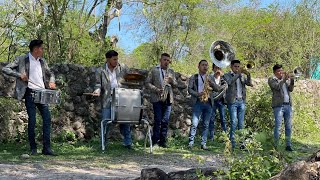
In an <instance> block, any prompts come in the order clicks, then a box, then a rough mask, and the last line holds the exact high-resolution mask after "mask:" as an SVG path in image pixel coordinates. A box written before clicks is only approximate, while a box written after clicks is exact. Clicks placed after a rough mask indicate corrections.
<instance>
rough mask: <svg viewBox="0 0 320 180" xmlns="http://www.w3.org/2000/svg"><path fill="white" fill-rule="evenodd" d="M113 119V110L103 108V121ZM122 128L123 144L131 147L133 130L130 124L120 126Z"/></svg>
mask: <svg viewBox="0 0 320 180" xmlns="http://www.w3.org/2000/svg"><path fill="white" fill-rule="evenodd" d="M110 118H111V108H103V109H102V119H110ZM119 126H120V133H121V134H122V136H123V138H124V139H123V144H124V145H125V146H129V145H131V144H132V139H131V130H130V124H119ZM109 127H110V126H107V128H106V134H107V135H108V133H109ZM106 143H108V138H106Z"/></svg>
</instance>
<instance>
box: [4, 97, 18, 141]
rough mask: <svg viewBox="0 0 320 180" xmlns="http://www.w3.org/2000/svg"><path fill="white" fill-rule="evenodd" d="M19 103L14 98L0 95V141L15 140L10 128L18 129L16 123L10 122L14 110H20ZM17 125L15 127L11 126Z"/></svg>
mask: <svg viewBox="0 0 320 180" xmlns="http://www.w3.org/2000/svg"><path fill="white" fill-rule="evenodd" d="M18 107H19V106H18V104H17V102H16V101H15V100H14V99H11V98H4V97H0V131H1V133H0V142H1V141H4V142H8V141H11V140H13V137H12V136H11V135H12V133H13V132H10V129H17V127H16V124H14V123H12V122H10V120H11V117H12V114H13V112H18V111H19V110H20V109H19V108H18ZM11 126H15V127H11Z"/></svg>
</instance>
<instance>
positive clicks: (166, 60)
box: [146, 53, 177, 148]
mask: <svg viewBox="0 0 320 180" xmlns="http://www.w3.org/2000/svg"><path fill="white" fill-rule="evenodd" d="M169 64H170V55H169V54H167V53H163V54H161V58H160V64H159V65H157V66H156V67H154V68H152V69H151V70H150V72H149V75H148V78H147V79H146V86H147V87H148V88H149V89H150V91H151V92H150V96H151V99H150V101H151V103H152V104H153V113H154V124H153V135H152V143H153V144H154V145H155V144H158V145H159V146H161V147H163V148H166V147H167V143H166V142H167V132H168V124H169V119H170V113H171V104H172V103H173V100H174V99H173V92H172V87H173V86H176V85H177V82H176V79H175V73H174V71H173V70H172V69H171V68H169Z"/></svg>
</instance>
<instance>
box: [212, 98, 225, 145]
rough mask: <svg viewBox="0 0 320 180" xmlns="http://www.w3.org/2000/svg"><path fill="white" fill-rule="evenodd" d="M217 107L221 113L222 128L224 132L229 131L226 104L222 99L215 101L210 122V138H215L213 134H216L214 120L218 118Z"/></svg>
mask: <svg viewBox="0 0 320 180" xmlns="http://www.w3.org/2000/svg"><path fill="white" fill-rule="evenodd" d="M217 109H218V110H219V114H220V123H221V128H222V130H223V131H224V132H226V131H227V126H226V112H225V106H224V104H223V102H222V100H218V101H214V103H213V107H212V112H211V118H210V123H209V139H213V136H214V122H215V119H216V111H217Z"/></svg>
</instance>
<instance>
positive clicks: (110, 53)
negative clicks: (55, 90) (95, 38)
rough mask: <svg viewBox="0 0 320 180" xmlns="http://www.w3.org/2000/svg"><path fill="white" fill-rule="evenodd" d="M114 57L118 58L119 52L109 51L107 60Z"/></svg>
mask: <svg viewBox="0 0 320 180" xmlns="http://www.w3.org/2000/svg"><path fill="white" fill-rule="evenodd" d="M113 56H118V53H117V51H115V50H109V51H108V52H107V53H106V58H112V57H113Z"/></svg>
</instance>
